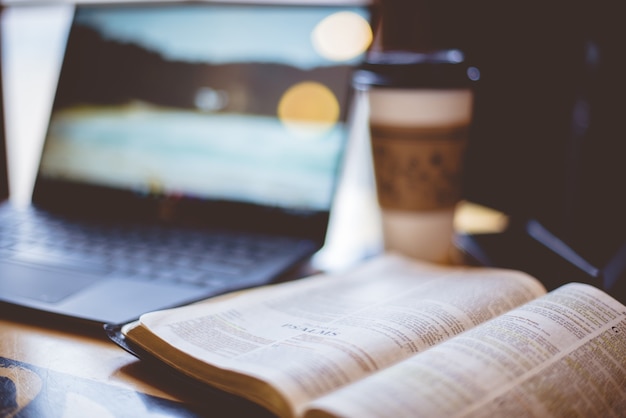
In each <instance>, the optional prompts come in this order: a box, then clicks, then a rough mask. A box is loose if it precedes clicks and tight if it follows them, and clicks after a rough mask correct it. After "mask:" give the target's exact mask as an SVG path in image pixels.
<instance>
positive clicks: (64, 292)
mask: <svg viewBox="0 0 626 418" xmlns="http://www.w3.org/2000/svg"><path fill="white" fill-rule="evenodd" d="M96 281H98V278H97V277H91V276H88V275H83V274H80V275H79V274H76V273H72V272H71V271H55V270H45V269H39V268H36V267H28V266H23V265H20V264H13V263H6V262H3V263H0V295H2V296H3V297H6V298H8V299H10V297H11V296H18V297H22V298H28V299H34V300H38V301H41V302H45V303H55V302H59V301H61V300H63V299H65V298H66V297H68V296H70V295H72V294H74V293H76V292H77V291H79V290H81V289H83V288H85V287H87V286H89V285H91V284H92V283H94V282H96Z"/></svg>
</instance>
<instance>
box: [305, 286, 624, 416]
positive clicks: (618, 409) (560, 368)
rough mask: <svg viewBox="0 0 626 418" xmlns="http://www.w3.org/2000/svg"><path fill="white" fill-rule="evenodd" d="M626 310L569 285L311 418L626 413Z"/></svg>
mask: <svg viewBox="0 0 626 418" xmlns="http://www.w3.org/2000/svg"><path fill="white" fill-rule="evenodd" d="M624 387H626V307H624V306H623V305H622V304H620V303H618V302H617V301H615V300H614V299H612V298H610V297H608V296H607V295H606V294H604V293H602V292H601V291H599V290H598V289H596V288H594V287H591V286H588V285H582V284H568V285H566V286H564V287H561V288H559V289H557V290H555V291H553V292H551V293H550V294H548V295H547V296H544V297H542V298H540V299H538V300H536V301H533V302H530V303H529V304H527V305H524V306H523V307H520V308H518V309H515V310H513V311H511V312H509V313H507V314H505V315H502V316H500V317H498V318H496V319H494V320H491V321H489V322H487V323H485V324H483V325H481V326H479V327H476V328H474V329H472V330H470V331H467V332H466V333H464V334H462V335H460V336H458V337H456V338H454V339H452V340H449V341H447V342H445V343H442V344H440V345H438V346H437V347H434V348H433V349H431V350H429V351H427V352H425V353H423V354H422V355H419V356H416V357H413V358H411V359H409V360H407V361H404V362H402V363H400V364H397V365H394V366H392V367H390V368H388V369H386V370H384V371H382V372H380V373H379V374H377V375H375V376H372V377H370V378H367V379H364V380H362V381H360V382H357V383H356V384H355V385H352V386H351V387H349V388H344V389H341V390H339V391H337V392H335V393H333V394H330V395H328V396H326V397H324V398H322V399H320V400H318V401H316V402H314V403H313V405H312V406H311V408H312V411H311V412H309V414H307V415H306V416H307V417H311V418H312V417H322V416H346V417H347V416H363V417H365V416H367V417H389V416H393V417H421V416H423V417H433V416H446V417H454V416H456V417H493V416H524V417H544V416H551V417H570V416H598V417H599V416H602V417H609V416H620V415H622V414H623V412H624V408H625V407H626V400H625V398H624Z"/></svg>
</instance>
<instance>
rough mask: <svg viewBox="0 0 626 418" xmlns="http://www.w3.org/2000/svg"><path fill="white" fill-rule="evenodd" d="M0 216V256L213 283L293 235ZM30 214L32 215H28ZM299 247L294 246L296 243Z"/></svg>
mask: <svg viewBox="0 0 626 418" xmlns="http://www.w3.org/2000/svg"><path fill="white" fill-rule="evenodd" d="M12 213H13V215H12V216H11V217H7V218H8V219H11V223H7V219H4V220H2V225H3V226H2V229H1V230H0V257H10V258H11V259H12V260H13V261H16V262H25V263H36V264H40V265H45V266H51V267H61V268H65V269H67V268H69V269H76V270H79V271H93V272H94V273H98V275H103V277H130V278H133V279H136V280H150V281H157V280H161V281H170V282H185V283H190V284H194V285H198V286H213V285H218V284H220V283H222V282H224V281H229V280H233V279H234V278H236V277H241V276H242V275H244V274H245V273H246V271H247V270H249V269H251V268H252V267H253V266H254V267H255V268H258V266H259V263H261V262H262V260H264V259H267V258H270V257H273V256H277V255H279V254H281V253H284V252H287V251H290V249H291V250H293V249H294V243H295V242H296V240H290V239H285V238H274V237H267V236H258V237H257V239H251V237H250V236H249V235H246V236H245V239H244V237H243V236H238V235H234V234H225V233H219V232H215V233H211V234H207V233H206V231H205V232H200V231H195V230H181V229H171V228H163V227H158V226H148V225H123V226H122V225H103V224H94V223H90V222H76V221H71V222H70V221H66V220H64V219H62V218H57V217H52V216H49V215H45V214H40V213H36V214H33V213H32V212H28V213H27V214H25V215H24V216H22V217H17V216H15V212H12ZM30 215H32V216H30ZM0 219H2V216H0ZM296 247H297V246H296Z"/></svg>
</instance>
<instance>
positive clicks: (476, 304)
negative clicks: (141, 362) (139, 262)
mask: <svg viewBox="0 0 626 418" xmlns="http://www.w3.org/2000/svg"><path fill="white" fill-rule="evenodd" d="M543 293H545V289H544V288H543V287H542V286H541V285H540V284H539V282H538V281H536V280H535V279H533V278H531V277H529V276H527V275H525V274H523V273H519V272H512V271H504V270H495V269H493V270H492V269H477V268H476V269H472V268H448V267H436V266H433V265H427V264H421V263H418V262H413V261H409V260H408V259H405V258H402V257H399V256H395V255H387V256H385V257H381V258H378V259H375V260H373V261H371V262H370V263H368V264H366V265H365V266H363V267H362V268H360V269H358V270H356V271H354V272H351V273H346V274H343V275H339V276H324V275H321V276H318V277H315V278H312V279H303V280H299V281H296V282H291V283H285V284H280V285H276V286H271V287H268V288H262V289H258V290H253V291H250V292H247V293H244V294H242V295H241V296H238V297H235V298H231V299H229V300H226V301H224V302H218V303H214V304H211V303H209V304H204V305H200V306H196V307H193V306H192V307H186V308H179V309H175V310H171V311H165V312H161V313H153V314H148V315H146V316H144V317H142V319H141V323H142V325H143V326H144V327H146V328H148V329H150V330H151V331H152V332H153V333H154V334H156V335H158V336H159V337H160V338H161V339H162V340H164V341H165V342H167V343H168V344H170V345H171V346H173V347H176V348H178V349H179V350H181V351H182V352H184V353H187V354H190V355H191V356H193V357H195V358H197V359H200V360H201V361H202V362H204V363H209V364H212V365H214V366H216V367H218V368H220V369H225V370H231V371H235V372H237V373H240V374H245V375H251V376H256V377H257V378H258V379H259V380H262V381H264V382H269V383H270V384H271V385H272V386H273V387H275V388H277V389H278V390H279V391H280V392H281V393H282V394H283V396H284V397H285V398H287V399H290V404H291V405H292V408H293V411H292V413H294V414H295V413H297V410H298V409H299V408H301V407H302V405H304V404H305V403H306V402H308V401H310V400H311V399H314V398H316V397H319V396H321V395H323V394H325V393H328V392H330V391H332V390H335V389H336V388H339V387H342V386H344V385H347V384H349V383H350V382H353V381H355V380H358V379H361V378H363V377H365V376H367V375H369V374H372V373H375V372H377V371H379V370H381V369H384V368H386V367H388V366H389V365H391V364H393V363H396V362H398V361H400V360H402V359H405V358H407V357H410V356H412V355H414V354H416V353H419V352H422V351H424V350H426V349H427V348H429V347H432V346H434V345H436V344H438V343H440V342H442V341H445V340H447V339H449V338H451V337H452V336H454V335H457V334H459V333H462V332H463V331H465V330H468V329H470V328H472V327H474V326H476V325H478V324H480V323H482V322H484V321H486V320H488V319H490V318H493V317H495V316H498V315H500V314H502V313H503V312H506V311H508V310H510V309H512V308H514V307H515V306H519V305H521V304H523V303H525V302H527V301H529V300H531V299H533V298H535V297H537V296H539V295H541V294H543ZM198 374H202V375H203V377H204V379H205V381H207V379H208V381H209V382H210V383H213V384H218V385H219V384H222V385H223V384H224V382H225V381H227V380H228V379H227V377H226V376H225V375H224V374H221V375H220V376H219V379H214V380H213V381H211V377H210V376H209V377H207V373H198ZM238 386H241V385H238ZM223 388H224V387H223ZM224 389H226V390H229V388H228V387H225V388H224ZM233 390H234V391H237V390H242V389H241V388H239V389H238V388H233ZM242 391H243V390H242ZM241 394H242V395H244V396H245V395H246V394H245V393H241Z"/></svg>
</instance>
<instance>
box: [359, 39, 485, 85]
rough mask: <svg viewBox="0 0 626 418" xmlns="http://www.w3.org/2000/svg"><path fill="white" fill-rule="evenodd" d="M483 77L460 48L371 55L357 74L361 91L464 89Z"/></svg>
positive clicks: (388, 52) (373, 53) (387, 52)
mask: <svg viewBox="0 0 626 418" xmlns="http://www.w3.org/2000/svg"><path fill="white" fill-rule="evenodd" d="M479 78H480V72H479V70H478V69H477V68H476V67H473V66H470V65H468V64H467V62H465V56H464V54H463V52H462V51H460V50H458V49H446V50H438V51H433V52H427V53H419V52H408V51H383V52H371V53H370V54H369V55H368V57H367V58H366V60H365V62H364V63H363V64H362V65H361V66H360V67H359V68H358V69H357V70H356V71H355V73H354V75H353V84H354V86H355V88H357V89H359V90H367V89H368V88H370V87H372V86H374V87H390V88H392V87H395V88H398V87H400V88H402V87H404V88H444V89H445V88H463V87H470V86H471V84H472V83H473V82H475V81H477V80H478V79H479Z"/></svg>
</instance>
